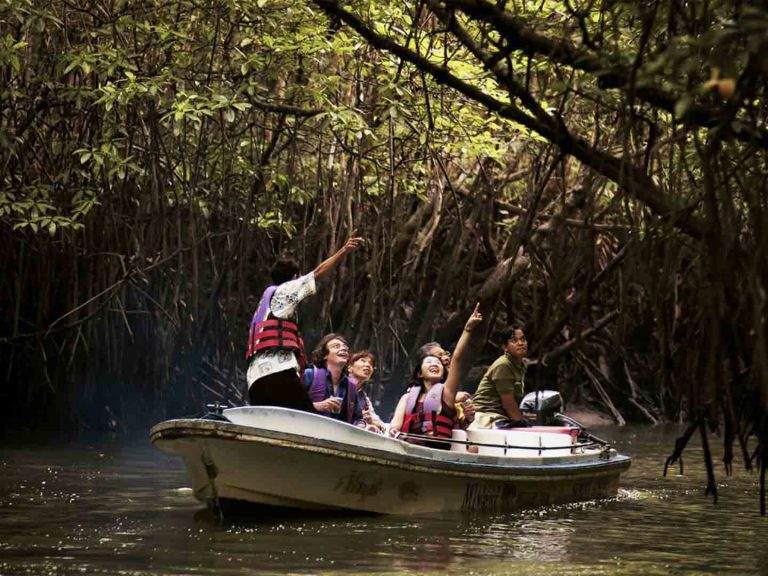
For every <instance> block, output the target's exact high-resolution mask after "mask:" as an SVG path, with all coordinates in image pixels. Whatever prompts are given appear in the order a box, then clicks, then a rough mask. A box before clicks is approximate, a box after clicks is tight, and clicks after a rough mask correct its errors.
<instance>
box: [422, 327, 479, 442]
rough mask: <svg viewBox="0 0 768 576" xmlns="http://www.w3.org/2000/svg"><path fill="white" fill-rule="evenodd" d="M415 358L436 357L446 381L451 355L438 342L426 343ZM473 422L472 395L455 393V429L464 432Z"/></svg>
mask: <svg viewBox="0 0 768 576" xmlns="http://www.w3.org/2000/svg"><path fill="white" fill-rule="evenodd" d="M416 354H417V357H419V358H424V357H426V356H437V357H438V358H439V359H440V362H442V363H443V366H444V367H445V374H444V375H443V380H447V379H448V368H449V367H450V365H451V353H450V352H448V351H447V350H446V349H445V348H443V347H442V345H441V344H440V343H439V342H427V343H426V344H424V345H423V346H422V347H421V348H419V350H418V352H417V353H416ZM474 420H475V402H474V399H473V398H472V394H470V393H469V392H464V391H461V392H457V393H456V424H457V426H456V427H457V428H461V429H462V430H466V429H467V428H469V425H470V424H472V422H474Z"/></svg>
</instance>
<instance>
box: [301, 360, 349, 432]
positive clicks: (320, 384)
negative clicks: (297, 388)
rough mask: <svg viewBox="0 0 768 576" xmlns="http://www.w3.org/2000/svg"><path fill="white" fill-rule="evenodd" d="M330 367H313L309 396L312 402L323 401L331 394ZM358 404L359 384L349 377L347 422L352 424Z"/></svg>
mask: <svg viewBox="0 0 768 576" xmlns="http://www.w3.org/2000/svg"><path fill="white" fill-rule="evenodd" d="M327 382H328V369H327V368H318V367H317V366H313V367H312V384H311V385H310V387H309V397H310V399H311V400H312V402H322V401H323V400H325V399H327V398H328V397H329V396H328V395H327V393H328V386H327ZM356 405H357V386H355V384H354V382H351V381H350V380H349V379H347V422H349V423H350V424H352V419H353V418H354V417H355V406H356Z"/></svg>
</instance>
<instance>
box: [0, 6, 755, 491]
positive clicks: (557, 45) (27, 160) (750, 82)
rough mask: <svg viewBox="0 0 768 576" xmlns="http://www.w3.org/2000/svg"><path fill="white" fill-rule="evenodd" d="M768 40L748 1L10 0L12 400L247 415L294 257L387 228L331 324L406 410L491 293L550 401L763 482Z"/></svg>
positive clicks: (4, 91) (327, 323)
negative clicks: (261, 344)
mask: <svg viewBox="0 0 768 576" xmlns="http://www.w3.org/2000/svg"><path fill="white" fill-rule="evenodd" d="M753 4H754V5H753ZM767 32H768V15H766V13H765V12H764V11H763V9H762V8H760V7H759V4H758V3H752V2H733V1H732V2H725V1H723V2H718V1H710V2H701V3H697V2H684V1H682V0H679V1H678V0H666V1H656V2H648V3H635V2H622V1H618V0H602V1H597V0H583V1H576V0H565V1H563V2H559V1H558V2H555V1H550V0H543V1H538V2H535V3H534V2H525V1H523V0H516V1H502V2H496V3H494V2H488V1H486V0H444V1H439V0H419V1H411V0H409V1H406V2H370V1H368V0H355V1H350V2H338V1H335V0H315V1H314V2H306V3H304V2H294V1H291V0H251V1H240V0H203V1H197V2H193V1H189V0H177V1H175V2H165V1H162V0H149V1H141V2H139V1H136V0H110V1H106V2H91V1H85V0H80V1H75V2H69V1H57V0H53V1H50V2H41V1H39V0H2V3H1V4H0V166H1V167H2V169H1V170H0V234H2V238H3V242H2V245H1V246H0V265H2V269H3V275H2V278H0V310H2V315H0V359H1V360H2V367H3V369H4V373H5V383H4V386H3V397H4V400H6V402H5V405H6V406H14V407H17V408H18V410H17V411H16V415H17V418H16V421H17V422H18V421H24V422H26V423H27V424H29V425H33V426H34V425H42V424H44V423H48V424H51V425H73V424H76V425H80V426H98V427H101V426H105V425H107V426H112V427H116V426H120V427H122V426H128V425H130V424H131V423H138V422H141V421H142V418H141V417H142V416H146V415H147V414H151V415H152V416H155V417H159V416H160V414H161V413H164V412H167V413H171V414H179V413H185V412H196V411H198V409H199V406H200V404H202V402H204V401H205V400H209V399H215V398H219V399H221V400H224V401H228V402H233V403H239V402H242V393H243V384H244V383H243V378H242V369H243V367H244V362H243V360H242V353H243V349H244V344H245V343H244V335H245V326H246V323H247V320H248V317H249V316H250V314H251V312H252V310H253V308H254V305H255V303H256V300H257V298H258V296H259V295H260V292H261V290H262V289H263V287H264V286H265V284H266V270H267V269H268V268H269V266H270V264H271V262H272V261H273V260H274V258H275V257H276V256H277V255H278V254H284V253H286V252H292V253H293V254H294V255H296V256H297V257H298V259H299V260H300V261H301V263H302V265H303V267H304V269H306V270H309V269H311V268H312V267H314V266H315V265H316V264H317V263H318V262H319V261H320V260H322V258H323V257H324V256H326V255H327V254H328V253H330V252H331V251H332V250H334V249H335V248H336V247H337V246H339V245H340V244H341V243H342V242H343V241H344V239H345V238H346V237H347V236H348V235H349V234H350V233H351V232H352V231H353V230H357V232H358V233H359V234H361V235H362V236H364V237H366V238H367V239H368V247H367V249H366V251H365V253H363V254H360V255H355V256H354V257H352V258H351V259H350V260H349V261H347V262H346V264H347V265H346V266H345V267H344V268H343V269H341V270H340V271H339V273H338V274H337V275H336V277H335V278H334V281H333V282H331V283H329V284H328V285H327V286H326V287H325V288H324V290H323V293H322V296H321V297H320V298H317V299H316V300H315V301H314V302H313V303H312V304H311V305H308V306H307V307H306V308H305V310H304V315H303V324H304V325H305V329H306V332H307V336H308V340H309V341H310V342H312V341H313V340H316V339H317V338H318V336H319V335H320V334H321V333H323V332H327V331H330V330H337V331H342V332H344V333H346V334H348V335H349V336H350V338H351V340H352V342H353V344H354V347H355V348H361V347H370V348H372V349H373V350H374V351H375V352H376V354H377V356H378V357H379V366H380V368H381V369H380V370H379V375H378V378H377V384H378V386H379V388H378V390H377V391H376V392H375V394H374V395H375V396H378V397H379V398H382V399H384V402H385V405H386V404H387V400H388V399H390V398H392V397H394V396H396V395H397V394H398V393H399V392H400V390H401V388H402V384H403V374H404V371H405V369H406V367H407V362H408V356H409V353H411V352H412V351H413V350H414V349H415V348H416V347H417V346H418V345H419V344H421V343H423V342H424V341H426V340H430V339H433V338H437V339H440V340H441V341H443V342H444V343H446V344H448V343H450V341H451V340H452V339H455V337H456V335H457V331H458V329H459V327H460V326H461V324H462V323H463V320H464V318H465V317H466V315H467V313H468V310H469V309H470V307H471V306H472V305H473V303H474V302H475V301H476V300H479V301H480V302H481V304H482V306H483V308H484V310H485V311H486V316H487V317H489V318H490V320H489V322H488V323H487V329H486V330H485V332H484V333H483V334H482V335H481V336H482V337H483V338H478V340H481V339H482V342H481V341H478V342H476V347H477V350H478V352H480V355H479V356H478V358H479V360H483V359H487V358H491V357H492V356H493V354H494V347H493V344H494V338H495V335H496V329H497V328H499V327H500V326H502V325H504V324H505V323H506V322H507V321H508V320H509V319H511V318H513V317H523V318H525V319H526V320H527V323H528V333H529V337H530V340H531V342H530V343H531V355H532V356H533V358H534V366H533V368H532V372H531V382H532V383H533V384H534V385H536V386H545V385H546V386H548V387H551V386H557V387H559V388H560V389H561V390H563V391H564V393H565V395H566V397H567V398H568V399H569V400H571V401H578V402H581V403H591V404H594V405H597V406H600V407H602V408H604V409H605V410H607V411H608V412H609V413H610V414H611V415H612V416H613V418H614V419H615V420H616V421H618V422H623V421H624V420H625V419H634V420H645V421H651V422H656V421H659V420H662V419H680V420H683V419H687V420H689V421H690V422H691V423H692V426H691V428H690V429H689V433H693V431H694V430H696V429H698V430H700V431H701V434H702V439H703V440H704V442H705V446H706V441H707V440H706V439H707V434H706V430H707V429H708V428H717V427H718V426H722V430H723V431H724V439H725V444H726V447H727V452H726V454H727V455H726V459H727V462H726V466H727V467H730V461H731V446H733V444H734V442H738V446H739V447H740V449H741V451H742V453H743V457H744V461H745V462H746V463H747V465H748V466H749V465H751V463H753V462H754V460H755V458H758V457H759V456H760V455H761V454H760V451H761V450H762V458H761V459H760V460H759V461H760V463H761V464H763V465H764V463H765V461H766V452H765V451H766V450H768V419H767V418H766V412H767V411H768V356H767V352H768V349H767V347H768V341H767V340H766V325H765V319H766V288H767V287H768V261H767V260H768V258H767V257H766V253H767V252H766V241H767V239H766V231H765V226H764V223H765V222H766V221H768V218H766V209H768V205H767V201H768V197H767V196H766V182H765V176H764V175H765V173H766V166H765V164H766V154H765V151H766V147H768V132H766V128H765V120H766V98H765V93H764V91H765V86H766V79H767V78H766V75H767V72H768V69H767V68H766V66H768V63H766V61H765V59H764V58H762V57H761V56H762V54H763V53H764V52H765V50H766V42H768V40H766V38H768V34H766V33H767ZM485 336H488V337H489V340H488V341H486V340H485V338H484V337H485ZM385 412H386V410H385ZM753 434H754V435H756V436H758V437H759V438H760V441H761V443H760V447H759V448H758V449H755V447H754V445H751V444H750V443H749V436H750V435H753ZM688 436H690V434H689V435H688ZM680 446H681V447H682V446H683V443H681V445H680ZM677 455H678V454H675V456H677ZM709 466H710V471H711V470H712V468H711V462H709ZM762 470H763V471H764V468H762ZM710 489H712V490H714V489H715V483H714V477H713V476H712V475H711V480H710Z"/></svg>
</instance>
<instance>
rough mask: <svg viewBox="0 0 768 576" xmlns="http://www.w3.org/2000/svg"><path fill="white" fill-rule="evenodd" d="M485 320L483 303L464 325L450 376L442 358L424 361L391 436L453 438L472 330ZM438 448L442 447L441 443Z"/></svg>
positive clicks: (398, 411) (398, 410) (400, 407)
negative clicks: (482, 309) (411, 435)
mask: <svg viewBox="0 0 768 576" xmlns="http://www.w3.org/2000/svg"><path fill="white" fill-rule="evenodd" d="M482 321H483V316H482V314H481V313H480V304H477V305H476V306H475V310H474V311H473V312H472V314H471V316H470V317H469V319H468V320H467V323H466V324H465V325H464V330H463V331H462V333H461V338H459V342H458V344H457V345H456V350H455V352H454V355H453V358H452V359H451V365H450V368H451V369H450V371H449V372H448V375H447V376H446V375H445V367H444V366H443V363H442V361H441V360H440V358H438V357H437V356H431V355H425V356H424V357H423V358H420V361H419V364H418V366H417V367H416V370H415V372H414V376H416V377H417V381H416V382H415V383H414V386H412V387H411V388H410V389H409V390H408V392H406V393H405V394H403V396H402V397H401V398H400V402H398V404H397V408H396V409H395V415H394V416H393V417H392V423H391V424H390V433H391V434H396V433H398V432H405V433H408V434H416V435H420V436H435V437H440V438H450V437H451V430H452V429H453V427H454V425H455V420H456V409H455V407H454V404H455V402H456V393H457V392H458V390H459V384H460V382H459V378H460V377H461V375H462V374H463V373H464V368H466V363H467V358H466V356H467V344H468V343H469V336H470V333H471V332H472V329H473V328H474V327H475V326H477V325H478V324H480V322H482ZM443 378H445V382H443ZM435 447H438V444H437V443H436V445H435ZM439 447H441V448H446V449H448V448H449V447H450V444H448V443H445V444H440V445H439Z"/></svg>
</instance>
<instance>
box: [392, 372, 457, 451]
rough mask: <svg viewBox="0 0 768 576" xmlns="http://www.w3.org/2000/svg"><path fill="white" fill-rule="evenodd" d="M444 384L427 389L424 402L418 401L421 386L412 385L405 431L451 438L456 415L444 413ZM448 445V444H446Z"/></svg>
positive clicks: (409, 393)
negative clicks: (451, 415) (449, 415)
mask: <svg viewBox="0 0 768 576" xmlns="http://www.w3.org/2000/svg"><path fill="white" fill-rule="evenodd" d="M443 388H444V384H443V383H440V384H435V385H434V386H432V388H430V389H429V390H428V391H427V394H426V396H425V397H424V402H422V403H421V404H419V403H418V399H419V396H420V395H421V386H412V387H411V388H410V389H409V390H408V399H407V400H406V401H405V419H404V420H403V432H406V433H408V434H422V435H424V436H435V437H437V438H451V434H452V431H453V429H454V427H455V425H456V420H455V417H448V416H446V415H445V414H442V409H443ZM445 447H446V448H447V447H448V446H447V445H446V446H445Z"/></svg>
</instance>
